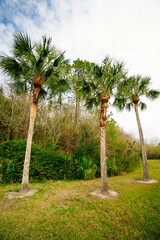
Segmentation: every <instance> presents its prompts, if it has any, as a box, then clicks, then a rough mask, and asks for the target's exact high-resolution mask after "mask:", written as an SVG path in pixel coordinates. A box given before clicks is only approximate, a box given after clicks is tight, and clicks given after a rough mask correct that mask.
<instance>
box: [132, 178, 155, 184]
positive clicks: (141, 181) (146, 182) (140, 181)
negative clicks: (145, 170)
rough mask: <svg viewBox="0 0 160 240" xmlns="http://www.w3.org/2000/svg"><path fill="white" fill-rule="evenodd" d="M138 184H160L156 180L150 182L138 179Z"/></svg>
mask: <svg viewBox="0 0 160 240" xmlns="http://www.w3.org/2000/svg"><path fill="white" fill-rule="evenodd" d="M136 182H139V183H145V184H151V183H158V181H157V180H155V179H149V180H143V179H137V180H136Z"/></svg>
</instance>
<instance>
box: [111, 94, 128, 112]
mask: <svg viewBox="0 0 160 240" xmlns="http://www.w3.org/2000/svg"><path fill="white" fill-rule="evenodd" d="M126 103H127V99H126V98H118V97H116V98H115V100H114V102H113V106H115V107H116V108H118V110H119V111H122V110H124V108H125V107H126Z"/></svg>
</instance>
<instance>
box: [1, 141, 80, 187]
mask: <svg viewBox="0 0 160 240" xmlns="http://www.w3.org/2000/svg"><path fill="white" fill-rule="evenodd" d="M25 148H26V141H25V140H18V141H15V140H12V141H6V142H3V143H2V144H1V145H0V156H1V164H2V178H1V181H2V182H3V183H9V182H21V180H22V171H23V164H24V156H25ZM75 165H76V163H75V162H74V160H73V158H72V157H70V156H66V155H64V154H63V153H61V152H58V151H47V150H45V149H42V148H41V147H39V146H37V145H35V144H32V150H31V163H30V180H31V181H35V180H36V181H40V180H44V179H55V180H57V179H74V178H75V173H76V171H75V168H76V166H75Z"/></svg>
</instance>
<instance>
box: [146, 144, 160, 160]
mask: <svg viewBox="0 0 160 240" xmlns="http://www.w3.org/2000/svg"><path fill="white" fill-rule="evenodd" d="M146 150H147V157H148V159H160V144H158V145H157V146H152V145H149V144H147V145H146Z"/></svg>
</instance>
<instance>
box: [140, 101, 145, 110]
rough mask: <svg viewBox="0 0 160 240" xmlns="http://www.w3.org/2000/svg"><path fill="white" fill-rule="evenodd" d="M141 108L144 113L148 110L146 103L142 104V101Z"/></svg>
mask: <svg viewBox="0 0 160 240" xmlns="http://www.w3.org/2000/svg"><path fill="white" fill-rule="evenodd" d="M139 106H140V108H141V110H142V111H143V110H145V109H146V108H147V105H146V104H145V103H144V102H142V101H141V102H140V103H139Z"/></svg>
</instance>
